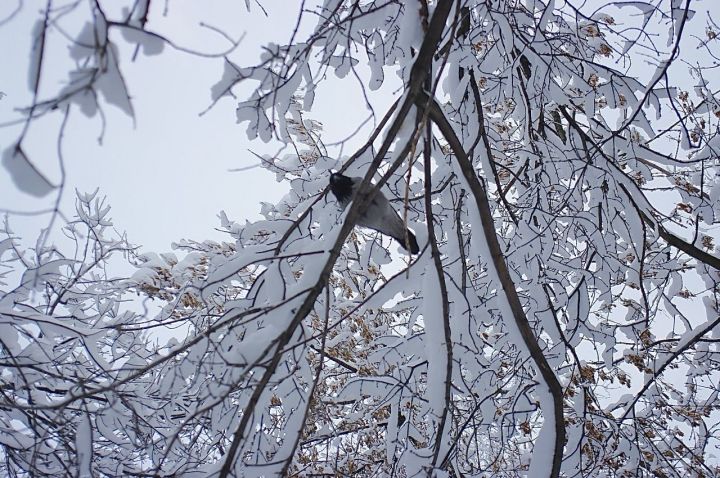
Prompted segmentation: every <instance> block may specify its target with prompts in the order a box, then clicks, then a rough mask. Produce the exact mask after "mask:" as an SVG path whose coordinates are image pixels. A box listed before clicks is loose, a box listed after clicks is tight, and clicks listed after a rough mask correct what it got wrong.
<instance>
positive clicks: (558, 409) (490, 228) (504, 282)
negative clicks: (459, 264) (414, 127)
mask: <svg viewBox="0 0 720 478" xmlns="http://www.w3.org/2000/svg"><path fill="white" fill-rule="evenodd" d="M418 100H419V101H421V102H422V103H423V104H427V105H428V107H429V111H430V119H431V120H432V121H433V122H434V123H435V124H436V125H437V127H438V128H439V129H440V132H441V133H442V135H443V136H444V137H445V139H446V140H447V142H448V143H449V144H450V147H451V148H452V150H453V152H454V154H455V158H456V159H457V161H458V165H459V166H460V169H461V171H462V173H463V176H464V177H465V180H466V181H467V183H468V185H469V186H470V189H471V190H472V195H473V197H474V198H475V203H476V207H477V208H478V211H479V212H480V218H481V221H482V226H483V232H484V234H485V240H486V241H487V244H488V248H489V249H490V253H491V256H492V263H493V265H494V267H495V270H496V271H497V275H498V278H499V280H500V285H501V286H502V288H503V291H504V293H505V297H506V299H507V301H508V304H509V306H510V310H511V311H512V315H513V318H514V319H515V325H516V326H517V328H518V329H519V330H520V334H521V336H522V338H523V342H524V344H525V346H526V347H527V349H528V351H529V353H530V356H531V357H532V359H533V360H534V361H535V364H536V365H537V367H538V369H539V370H540V374H541V375H542V377H543V379H544V380H545V383H546V384H547V386H548V388H549V389H550V394H551V396H552V398H553V408H554V425H555V445H554V447H553V450H554V451H553V458H552V471H551V475H550V476H552V477H557V476H559V475H560V465H561V464H562V457H563V448H564V446H565V420H564V414H563V389H562V386H561V385H560V382H559V381H558V378H557V377H556V376H555V373H554V372H553V371H552V368H551V367H550V364H549V363H548V361H547V359H546V358H545V355H544V354H543V351H542V349H541V348H540V345H538V342H537V338H536V337H535V335H534V333H533V330H532V327H530V323H529V322H528V319H527V316H526V315H525V311H524V310H523V307H522V304H521V303H520V297H519V296H518V294H517V290H516V288H515V284H514V283H513V281H512V278H511V277H510V272H509V270H508V267H507V264H506V263H505V257H504V255H503V252H502V249H501V247H500V242H499V241H498V239H497V233H496V231H495V222H494V220H493V217H492V211H491V210H490V203H489V201H488V197H487V192H486V190H485V187H484V186H483V185H482V183H481V182H480V180H478V178H477V175H476V174H475V170H474V169H473V166H472V162H471V161H470V158H468V157H467V155H466V154H465V151H464V150H463V148H462V143H461V142H460V139H459V138H458V137H457V135H456V134H455V131H454V130H453V128H452V125H451V124H450V122H449V121H448V119H447V118H446V117H445V115H444V114H443V112H442V110H441V109H440V106H439V105H438V104H437V102H436V101H435V100H434V99H433V98H430V97H429V96H427V95H426V94H423V96H422V97H421V98H418Z"/></svg>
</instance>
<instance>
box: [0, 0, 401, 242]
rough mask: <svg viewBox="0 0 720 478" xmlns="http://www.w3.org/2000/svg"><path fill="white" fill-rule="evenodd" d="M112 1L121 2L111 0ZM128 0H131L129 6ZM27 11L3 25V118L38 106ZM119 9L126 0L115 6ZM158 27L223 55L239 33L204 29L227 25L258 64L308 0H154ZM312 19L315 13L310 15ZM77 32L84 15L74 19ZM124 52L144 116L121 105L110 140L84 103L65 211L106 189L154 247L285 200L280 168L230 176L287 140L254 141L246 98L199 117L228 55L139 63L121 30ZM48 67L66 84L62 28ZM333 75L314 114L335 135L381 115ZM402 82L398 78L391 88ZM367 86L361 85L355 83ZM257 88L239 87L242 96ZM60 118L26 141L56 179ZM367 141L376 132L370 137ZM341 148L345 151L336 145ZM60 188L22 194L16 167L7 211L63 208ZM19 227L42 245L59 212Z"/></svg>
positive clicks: (246, 58) (0, 195)
mask: <svg viewBox="0 0 720 478" xmlns="http://www.w3.org/2000/svg"><path fill="white" fill-rule="evenodd" d="M104 3H105V4H109V5H110V4H112V2H104ZM118 3H123V4H125V3H128V2H118ZM21 5H22V6H21V8H20V10H19V12H17V13H16V14H15V16H13V17H12V18H11V19H10V20H9V21H7V22H6V23H4V24H2V25H1V26H0V44H1V45H6V46H7V45H12V48H7V47H4V48H2V49H0V64H2V70H3V72H4V73H3V74H2V75H0V91H2V92H3V93H4V95H5V96H4V97H3V98H2V99H1V100H0V123H2V124H4V125H6V124H7V123H8V122H11V121H13V120H16V119H18V118H20V116H19V114H18V113H17V111H16V109H17V108H21V107H24V106H27V105H29V104H30V102H31V95H30V91H29V89H28V81H27V72H28V64H29V58H30V51H31V34H30V32H31V28H32V26H33V24H34V22H35V21H36V20H37V18H39V15H41V11H40V7H38V5H39V4H38V3H37V2H24V3H23V4H21ZM115 5H117V4H115ZM152 5H153V9H152V10H151V15H150V22H149V24H148V29H149V30H150V31H157V32H158V33H161V34H163V35H165V36H166V37H168V38H169V39H170V40H172V41H173V42H174V43H175V44H177V45H179V46H181V47H183V48H187V49H190V50H194V51H199V52H204V53H217V52H222V51H224V50H226V49H227V48H228V42H227V40H225V39H223V38H222V37H221V36H220V35H219V34H218V33H216V32H213V31H212V30H211V29H209V28H205V27H203V26H202V25H201V22H204V23H205V24H208V25H211V26H212V27H214V28H218V29H221V30H223V31H224V32H226V33H227V34H228V35H230V36H231V37H233V38H240V37H243V40H242V43H241V45H240V47H239V48H238V49H237V50H236V51H234V52H232V53H231V54H230V55H229V58H231V59H232V60H233V61H234V62H235V63H237V64H239V65H241V66H249V65H251V64H254V63H256V62H257V61H258V58H259V55H260V52H261V46H262V45H265V44H268V43H269V42H276V43H281V44H284V43H287V42H288V41H289V39H290V34H291V31H292V27H293V26H294V24H295V22H296V21H297V16H298V12H299V5H300V2H292V1H287V2H286V1H281V2H278V1H274V2H264V3H263V6H264V7H265V8H266V9H267V10H268V13H269V16H268V17H266V16H265V15H264V14H263V13H262V11H261V10H260V9H259V8H257V6H256V5H254V4H253V2H251V11H250V12H248V11H247V10H246V9H245V2H242V1H237V0H228V1H213V2H197V1H190V0H181V1H180V0H171V1H169V2H168V7H169V8H168V11H167V15H163V12H162V9H163V8H164V6H165V2H153V4H152ZM17 7H18V3H16V2H13V1H9V0H8V1H3V2H0V19H5V18H6V17H8V16H9V15H11V14H12V12H13V11H15V9H16V8H17ZM307 20H308V22H307V25H308V26H311V25H312V24H314V22H315V19H314V18H310V17H308V18H307ZM64 22H65V23H63V24H62V25H63V26H64V27H65V28H66V29H67V30H68V33H70V32H72V31H73V29H76V28H78V26H79V25H80V22H77V21H75V20H74V19H73V18H66V19H64ZM111 39H114V40H115V41H116V42H117V43H118V45H125V47H124V48H121V60H122V64H121V67H122V71H123V73H124V74H125V81H126V83H127V85H128V89H129V91H130V94H131V96H132V100H133V107H134V109H135V122H133V119H132V118H130V117H128V116H127V115H126V114H125V113H123V112H122V111H120V110H119V109H117V108H115V107H113V106H108V107H106V108H105V109H104V112H105V114H106V127H105V134H104V137H103V141H102V144H99V142H98V138H99V136H100V133H101V129H102V123H101V121H100V119H99V118H98V117H95V118H87V117H85V116H83V115H82V114H81V113H80V112H79V111H78V110H77V108H76V109H75V112H74V114H72V116H71V119H70V122H69V123H68V126H67V131H66V135H65V138H64V142H63V149H62V151H63V157H64V163H65V169H66V181H65V184H66V186H65V191H64V193H63V200H62V206H61V210H62V211H63V212H64V213H66V214H69V215H72V213H73V211H74V207H73V203H74V197H75V193H74V190H75V189H78V190H80V191H81V192H87V191H93V190H95V188H97V187H99V188H100V194H102V195H106V196H107V199H108V201H109V204H110V205H111V206H112V214H111V216H112V218H113V220H114V222H115V225H116V227H117V228H118V229H119V230H125V231H127V233H128V238H129V240H130V241H131V242H132V243H134V244H137V245H141V246H142V250H143V251H156V252H163V251H168V250H169V249H170V244H171V243H172V242H173V241H176V240H179V239H182V238H188V239H196V240H204V239H215V240H219V239H222V238H223V237H224V236H223V235H222V234H221V233H218V232H216V231H214V228H215V227H217V226H218V224H219V221H218V219H217V214H218V212H219V211H221V210H224V211H226V213H227V214H228V216H229V217H230V218H231V219H234V220H236V221H238V222H244V221H245V219H250V220H252V219H255V218H257V217H258V212H259V209H260V205H259V204H260V201H265V202H271V203H274V202H276V201H277V200H278V199H279V198H280V197H281V196H282V195H283V194H284V193H285V192H286V191H287V185H284V184H278V183H277V182H276V181H275V177H274V175H272V174H270V173H267V172H265V171H264V170H261V169H259V168H256V169H253V170H251V171H245V172H230V171H229V170H231V169H234V168H242V167H246V166H250V165H253V164H257V162H258V160H257V158H255V157H254V156H253V155H252V154H251V153H249V152H248V149H252V150H253V151H256V152H258V153H272V152H275V151H277V150H278V148H279V145H278V144H272V145H264V144H262V143H261V142H260V141H259V140H258V141H254V142H250V141H248V139H247V136H246V133H245V125H238V124H236V122H235V106H236V101H234V100H233V99H232V98H228V97H226V98H224V99H222V100H221V101H220V102H219V103H218V104H217V105H216V106H215V107H214V108H213V109H212V110H211V111H209V112H208V113H207V114H205V115H204V116H202V117H201V116H199V113H200V112H201V111H203V110H205V109H206V108H207V107H208V105H209V104H210V87H211V86H212V85H213V84H214V83H215V82H217V81H218V80H219V79H220V77H221V75H222V69H223V59H222V58H217V57H216V58H202V57H199V56H194V55H191V54H188V53H186V52H181V51H178V50H176V49H173V48H171V47H168V46H166V47H165V49H164V50H163V52H162V53H161V54H160V55H156V56H144V55H143V54H139V55H138V56H137V58H136V60H135V61H134V62H132V61H131V54H132V51H133V48H132V47H129V46H127V44H126V42H125V41H124V39H123V38H122V37H121V35H119V32H116V33H115V35H114V36H111ZM47 62H48V63H47V65H46V67H45V70H44V72H43V77H42V80H41V81H42V82H43V83H42V84H43V85H45V86H46V87H49V88H51V89H53V90H54V88H56V87H57V85H59V84H62V83H63V82H64V81H65V79H66V78H67V67H68V57H67V41H66V40H65V39H63V38H62V37H60V36H58V35H57V34H55V35H53V36H51V37H50V39H49V42H48V54H47ZM338 83H339V82H337V81H333V80H332V79H331V80H330V81H328V82H327V83H325V84H324V85H323V86H322V87H321V88H324V90H323V89H321V90H320V94H318V95H317V96H316V104H315V105H314V107H313V111H312V113H311V114H309V115H308V117H309V118H312V119H315V120H318V121H321V122H322V123H323V124H324V133H323V138H322V139H323V141H324V142H325V143H333V142H336V141H339V140H341V139H342V138H345V137H347V136H349V135H350V134H351V133H352V132H353V130H354V129H355V128H356V127H357V125H358V124H359V123H360V122H361V121H362V119H364V118H366V117H367V116H368V114H369V112H368V111H367V109H366V108H365V106H364V103H363V99H362V98H363V97H362V95H361V94H360V91H359V85H358V84H357V83H355V84H354V85H353V83H354V82H353V81H343V82H342V85H341V86H342V89H340V88H339V85H338ZM390 83H392V82H390V81H388V84H390ZM353 87H357V88H358V91H357V92H353V91H351V90H350V89H349V88H353ZM391 87H392V85H389V86H388V87H387V88H383V90H385V92H384V93H381V94H380V95H379V98H380V104H379V105H378V106H379V108H380V109H379V111H380V113H379V114H380V115H382V111H384V108H383V103H384V102H388V101H390V95H389V94H388V93H387V92H388V91H390V88H391ZM247 91H249V90H248V89H242V88H239V89H238V90H237V91H236V92H237V93H238V94H239V95H238V99H243V97H242V95H243V94H244V93H245V92H247ZM59 121H60V115H59V114H53V115H51V117H50V118H48V119H47V120H42V121H40V122H38V123H36V124H34V125H33V126H32V127H31V131H30V135H29V137H28V138H27V139H26V140H25V142H24V148H25V149H26V151H27V152H28V154H29V155H30V156H31V158H32V160H33V162H34V164H35V165H36V166H37V167H39V168H40V169H41V170H42V171H43V173H44V174H46V175H47V176H48V177H49V178H50V179H51V180H52V181H53V182H55V183H57V182H58V181H59V178H60V170H59V166H58V164H59V163H58V157H57V131H58V125H59ZM21 126H22V125H15V126H4V127H2V128H0V148H2V149H4V148H5V147H7V145H10V144H13V143H14V141H15V140H16V138H17V137H18V134H19V132H20V130H21ZM362 137H363V135H362V134H361V135H359V136H358V137H357V138H356V139H355V140H353V141H351V142H349V143H348V146H349V148H348V147H346V148H345V150H344V154H345V155H349V154H351V153H352V152H353V151H352V148H354V147H355V146H357V145H359V143H360V142H361V141H360V140H361V138H362ZM365 137H366V135H365ZM335 152H336V153H337V151H335ZM55 198H56V194H55V193H54V192H53V193H51V194H50V195H49V196H47V197H45V198H42V199H37V198H33V197H31V196H28V195H27V194H23V193H21V192H19V191H18V190H17V188H16V187H15V185H14V184H13V183H12V181H11V180H10V178H9V176H8V174H7V172H6V171H5V170H2V171H0V209H2V210H8V209H10V210H14V211H24V212H32V211H38V210H41V209H46V208H48V207H51V206H52V205H53V204H54V201H55ZM10 219H11V226H12V227H13V228H14V229H15V230H16V232H17V233H19V234H22V235H23V236H25V237H24V238H25V239H26V241H27V240H30V241H32V239H34V237H33V236H34V235H36V234H37V232H38V231H39V229H40V228H41V227H44V226H46V225H47V223H48V221H49V215H37V216H31V217H20V216H17V215H14V214H13V215H11V216H10Z"/></svg>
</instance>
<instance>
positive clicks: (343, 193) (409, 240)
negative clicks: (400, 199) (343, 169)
mask: <svg viewBox="0 0 720 478" xmlns="http://www.w3.org/2000/svg"><path fill="white" fill-rule="evenodd" d="M361 182H362V178H358V177H353V178H351V177H348V176H345V175H343V174H340V173H333V174H331V175H330V191H332V193H333V194H334V195H335V197H336V198H337V201H338V203H340V206H342V208H343V209H345V208H346V207H347V205H348V204H350V201H352V200H353V199H354V198H355V194H356V193H357V190H358V187H359V186H360V183H361ZM371 186H372V185H371ZM372 194H373V196H372V199H371V200H370V204H368V205H367V207H366V208H365V210H364V211H361V212H360V217H359V219H358V221H357V224H358V226H362V227H367V228H370V229H374V230H376V231H378V232H382V233H383V234H385V235H387V236H390V237H392V238H393V239H395V240H396V241H398V242H399V243H400V245H401V246H402V247H404V248H405V249H406V250H409V251H410V252H411V253H412V254H417V253H418V252H420V248H419V247H418V243H417V239H415V234H413V233H412V231H410V230H409V229H408V228H407V227H405V223H403V220H402V219H400V216H399V215H398V213H397V211H395V209H393V207H392V206H391V205H390V201H388V200H387V198H386V197H385V195H384V194H383V193H382V192H381V191H375V192H373V193H372Z"/></svg>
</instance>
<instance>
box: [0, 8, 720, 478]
mask: <svg viewBox="0 0 720 478" xmlns="http://www.w3.org/2000/svg"><path fill="white" fill-rule="evenodd" d="M54 3H55V2H52V3H51V2H48V3H47V5H46V7H45V8H44V9H43V10H42V11H40V12H39V13H38V22H37V25H36V28H35V29H34V32H33V35H34V49H33V51H32V55H33V56H32V58H33V61H32V64H33V66H32V68H31V70H30V72H29V75H28V83H29V87H30V89H31V90H32V91H34V92H35V97H34V98H35V99H34V101H33V103H32V104H31V105H28V109H27V111H26V120H25V121H26V126H27V128H26V130H27V129H28V128H32V127H33V124H34V122H35V121H37V120H38V119H39V118H42V117H45V116H48V115H58V116H60V117H65V118H66V117H67V115H70V114H77V113H81V114H84V115H87V116H89V117H96V116H97V117H99V118H100V117H101V116H102V111H103V108H105V107H106V106H107V105H108V104H112V105H114V106H119V107H121V108H122V109H124V111H126V112H127V113H128V114H132V111H133V110H132V101H131V96H130V95H129V93H128V91H131V89H132V85H126V84H125V82H124V79H123V76H122V62H120V60H119V56H118V46H117V45H116V42H126V43H127V42H129V43H135V44H137V47H136V54H139V55H143V54H145V55H155V54H162V50H163V47H173V46H174V45H172V44H169V42H168V41H167V40H166V39H165V38H163V34H162V32H156V31H153V30H152V29H151V28H150V25H151V23H148V18H152V16H153V15H163V14H168V13H167V12H164V11H163V6H162V5H156V4H155V2H153V3H152V4H151V2H150V1H149V0H145V1H126V2H125V3H126V4H127V8H126V9H125V10H123V11H122V13H117V14H110V13H107V12H106V11H104V10H103V8H104V4H105V3H106V2H102V1H101V2H94V1H93V2H76V3H71V4H68V5H63V6H62V7H61V6H59V5H57V6H56V5H55V4H54ZM170 3H172V2H170ZM713 7H714V3H713V2H712V1H705V2H703V1H700V0H652V1H647V2H643V1H633V2H625V1H618V2H599V1H598V2H596V1H593V2H580V1H574V0H573V1H560V0H558V1H552V0H550V1H548V2H543V1H540V0H485V1H473V0H437V1H434V2H431V1H427V0H413V1H405V2H397V1H390V0H387V1H362V2H361V1H349V0H346V1H343V0H326V1H325V2H324V3H321V4H317V5H315V4H307V5H303V10H302V12H301V16H300V18H299V21H298V25H301V24H302V25H305V27H304V29H303V28H298V29H297V30H296V31H295V33H294V34H293V32H286V33H288V37H291V38H292V42H290V43H287V44H281V43H277V44H271V45H267V46H266V47H265V48H264V50H263V53H262V57H261V62H260V63H259V64H256V65H244V64H238V63H237V62H236V61H235V60H233V54H232V49H231V51H229V52H228V54H227V55H226V56H225V57H222V58H218V59H217V61H218V62H223V64H224V75H223V76H222V78H218V81H217V83H216V84H215V85H208V88H209V90H210V91H211V94H212V98H213V101H214V102H229V101H233V102H236V103H237V118H236V119H237V121H238V123H239V128H241V130H242V131H243V132H246V133H247V136H248V137H249V139H251V140H258V141H264V142H271V141H276V142H277V141H279V142H283V143H285V144H288V145H290V146H291V148H290V149H289V150H290V151H292V153H287V152H285V153H283V154H282V155H279V156H270V155H266V156H264V157H263V158H262V166H263V167H264V168H266V169H267V170H269V171H271V172H273V173H275V174H276V177H277V179H278V181H281V182H283V183H284V184H286V185H287V189H288V193H287V195H286V196H285V197H284V198H283V199H282V200H281V201H279V202H278V203H276V204H269V203H262V213H263V217H264V219H263V220H260V221H255V222H245V221H242V220H240V218H237V219H236V220H233V219H231V218H228V217H226V216H224V215H223V216H222V224H221V227H222V228H223V229H224V230H225V231H226V232H227V241H225V242H222V243H218V242H212V241H204V242H203V241H189V240H186V241H182V242H180V243H179V244H178V245H177V248H176V249H177V250H176V251H175V252H174V253H164V252H162V251H158V253H155V254H153V253H145V254H143V255H141V256H135V255H134V252H133V251H134V248H133V246H132V245H130V244H129V243H128V242H127V239H126V238H125V236H124V235H120V234H118V233H117V232H116V229H115V228H114V226H113V224H112V223H111V221H110V220H109V212H108V211H109V208H108V205H107V204H105V203H104V202H103V200H102V199H101V195H100V194H97V193H96V194H80V195H79V196H78V199H77V214H76V218H75V220H73V221H70V222H68V223H66V224H64V225H63V229H62V230H63V232H64V234H65V236H66V237H67V238H70V240H71V244H73V247H70V248H62V247H59V246H57V247H56V246H54V245H53V242H52V241H51V240H48V238H47V237H41V238H40V239H39V240H38V241H37V243H36V245H35V246H34V247H30V248H23V246H22V243H21V241H20V240H19V238H17V237H16V236H15V234H14V233H13V232H12V230H11V222H12V221H11V219H10V220H6V222H5V225H4V227H3V234H4V235H3V238H2V240H0V259H1V260H2V267H3V268H4V269H3V271H4V272H3V274H5V275H6V276H7V277H14V276H15V275H16V276H18V277H19V280H18V281H14V280H13V281H11V280H9V279H8V280H6V281H5V282H4V283H2V284H3V285H2V286H1V287H2V289H0V292H2V295H1V296H0V330H1V333H0V357H1V358H2V373H1V374H0V392H1V393H0V426H1V427H2V433H0V443H1V444H2V451H1V452H0V457H2V464H1V465H0V470H2V472H3V473H4V474H8V475H11V476H26V475H33V476H39V475H42V476H66V475H72V476H221V477H226V476H243V477H250V476H399V477H415V476H438V477H440V476H446V477H461V476H462V477H465V476H508V477H509V476H530V477H541V476H567V477H574V476H586V477H601V476H613V477H615V476H682V477H690V476H692V477H707V476H716V475H717V474H718V473H720V468H719V466H720V462H719V460H718V453H720V450H719V447H720V443H719V438H718V437H719V436H720V435H719V434H720V429H719V427H718V423H719V417H720V414H719V413H718V407H719V405H718V404H719V403H720V402H718V392H719V390H720V383H719V382H720V373H718V372H719V369H720V364H719V363H718V360H719V359H720V356H719V353H720V349H719V348H718V341H719V340H720V329H718V327H717V326H718V324H719V323H720V305H719V302H718V293H719V292H720V282H719V281H720V273H719V271H720V258H719V257H718V254H717V253H716V251H715V244H714V243H715V240H716V238H717V236H718V233H717V225H718V223H719V222H720V216H719V215H720V206H719V204H718V196H720V179H719V178H720V176H718V175H719V174H720V164H719V160H718V148H719V147H720V139H719V136H718V128H719V125H720V102H719V99H718V97H717V96H716V91H715V88H717V82H718V76H717V68H718V62H717V61H718V54H720V51H719V50H720V48H719V47H718V40H717V38H716V32H717V31H718V30H719V29H720V28H719V27H718V26H717V24H716V23H715V20H716V19H715V17H714V16H713V10H715V13H717V9H716V8H713ZM249 8H261V6H259V4H252V2H249ZM70 10H72V11H73V12H74V14H78V12H82V14H83V15H85V26H84V27H83V28H82V29H81V30H79V31H78V32H76V34H74V33H71V32H65V33H66V38H67V40H68V42H69V43H70V45H71V48H70V55H71V56H72V58H73V59H74V61H75V65H76V68H75V69H73V70H72V71H67V75H66V81H65V82H64V83H62V84H61V85H59V87H58V88H57V91H54V92H50V93H47V92H46V91H45V90H42V91H41V89H40V88H39V84H40V80H41V77H42V74H43V71H45V70H46V69H47V68H50V66H48V63H49V62H50V59H49V58H48V57H47V56H45V54H44V51H45V47H46V44H45V42H46V38H47V37H48V35H49V32H51V31H53V30H55V29H62V18H63V15H66V14H67V13H68V11H70ZM238 22H242V18H239V19H238ZM268 23H269V24H271V23H272V18H268ZM307 25H310V26H307ZM117 32H119V33H121V35H118V34H117ZM188 54H191V53H188ZM331 76H335V77H336V78H337V80H332V81H344V82H350V83H354V84H358V83H359V84H360V85H361V86H362V88H363V89H364V90H365V92H366V93H367V94H369V95H370V94H372V92H373V91H375V90H377V89H378V88H380V87H381V86H382V85H383V83H384V82H387V81H399V84H400V85H401V88H399V89H398V90H397V91H396V92H395V96H394V98H393V99H392V100H393V101H392V102H391V104H388V105H387V108H386V110H385V111H375V113H376V114H375V115H374V116H373V117H372V119H373V121H372V124H371V126H372V128H371V129H368V130H367V131H369V133H368V134H367V135H366V137H365V138H363V141H362V142H363V143H364V145H362V146H361V147H360V148H359V149H357V150H356V151H354V152H352V153H351V154H350V155H343V156H341V157H333V156H331V155H329V154H328V150H327V149H326V147H325V146H324V144H323V141H322V129H321V127H320V125H319V123H318V122H317V118H315V117H314V116H313V103H314V100H315V97H316V96H319V95H322V94H325V91H324V89H323V85H324V82H325V81H329V80H327V78H329V77H331ZM396 78H397V79H396ZM398 79H399V80H398ZM248 84H249V85H251V86H252V92H251V93H250V94H249V96H246V97H243V98H238V97H236V96H237V95H235V94H234V89H235V88H237V87H238V86H239V85H248ZM340 100H341V99H338V101H340ZM232 120H233V118H229V119H228V121H232ZM358 128H360V125H358ZM363 131H365V130H363ZM58 134H59V135H61V134H62V127H61V129H59V130H58ZM24 141H26V137H25V131H23V133H22V135H21V136H20V137H18V139H17V142H16V143H14V144H12V145H4V148H5V149H4V150H3V161H2V162H3V166H4V168H5V170H6V171H7V172H8V173H9V174H11V175H12V176H13V178H14V180H15V181H16V182H17V183H18V184H19V185H21V187H23V189H24V190H25V191H26V192H27V193H29V194H34V195H39V196H42V195H44V194H48V193H49V192H50V191H52V184H50V183H49V182H48V181H47V180H45V179H44V175H43V172H42V171H41V170H40V169H39V168H37V167H35V166H34V162H33V157H32V156H31V155H30V154H28V153H27V148H26V145H25V143H24ZM286 151H287V150H286ZM65 161H66V167H67V168H72V158H65ZM331 171H341V172H344V173H346V174H348V175H356V176H362V177H363V184H365V185H369V184H374V185H375V186H374V187H375V188H376V189H378V190H381V191H382V192H383V194H385V195H386V196H387V197H388V198H390V199H391V201H392V204H393V205H394V206H395V208H396V210H397V211H399V212H400V215H401V217H402V218H403V220H404V221H406V223H407V224H408V226H409V227H410V228H411V229H412V230H414V231H415V233H416V234H417V236H418V240H419V242H420V248H421V251H420V253H419V254H418V255H415V256H410V255H407V254H406V253H404V252H403V251H402V250H401V249H399V248H398V247H397V245H396V244H395V243H392V242H391V240H390V239H389V238H387V237H384V236H382V235H381V234H378V233H376V232H374V231H372V230H369V229H363V228H357V227H354V224H355V223H356V221H357V220H358V217H359V214H360V212H361V211H363V210H365V208H367V206H368V205H369V203H370V201H371V200H372V195H371V194H361V195H359V196H357V197H356V198H355V200H354V201H353V202H352V203H351V205H350V206H349V207H348V208H347V209H346V210H345V211H342V212H340V211H339V210H338V207H337V204H336V202H335V201H334V199H333V197H332V196H331V195H328V194H327V192H328V177H329V174H330V172H331ZM257 199H258V203H260V202H261V201H262V198H257ZM259 207H260V205H259ZM130 234H131V235H132V231H130ZM113 258H114V259H113ZM124 258H125V259H127V260H130V261H131V262H133V263H134V264H136V265H137V272H136V273H135V274H134V275H133V276H132V277H127V278H118V277H117V276H116V275H115V274H113V272H112V260H118V259H119V260H124ZM1 277H2V276H0V278H1ZM142 299H154V301H153V302H152V303H153V304H155V305H157V304H158V303H159V304H161V306H160V307H151V308H142V307H137V304H138V301H140V302H141V303H142Z"/></svg>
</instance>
